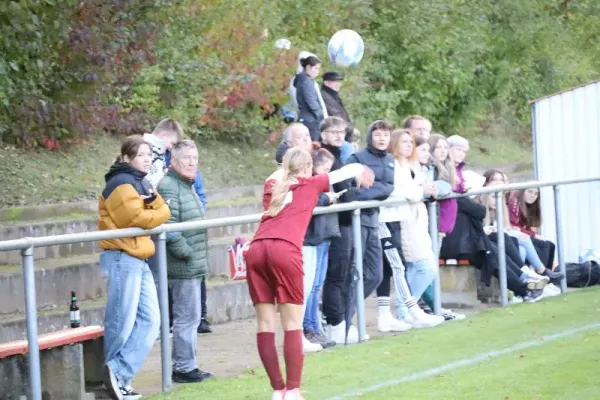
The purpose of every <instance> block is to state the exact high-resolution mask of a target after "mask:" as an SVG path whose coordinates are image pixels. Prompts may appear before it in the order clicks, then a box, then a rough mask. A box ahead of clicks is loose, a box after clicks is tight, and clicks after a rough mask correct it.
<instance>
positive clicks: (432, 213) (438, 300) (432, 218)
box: [427, 201, 442, 315]
mask: <svg viewBox="0 0 600 400" xmlns="http://www.w3.org/2000/svg"><path fill="white" fill-rule="evenodd" d="M427 209H428V211H429V236H431V246H432V247H433V249H432V250H433V258H434V261H435V265H436V267H437V273H436V277H435V280H434V281H433V312H434V313H435V314H436V315H441V314H442V282H441V281H440V251H439V250H440V249H439V247H440V246H439V242H438V238H439V233H438V221H437V202H436V201H431V202H429V204H427Z"/></svg>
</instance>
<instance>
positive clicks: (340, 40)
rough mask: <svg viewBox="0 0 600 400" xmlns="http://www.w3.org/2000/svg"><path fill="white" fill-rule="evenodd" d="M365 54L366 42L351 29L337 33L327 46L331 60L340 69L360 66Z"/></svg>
mask: <svg viewBox="0 0 600 400" xmlns="http://www.w3.org/2000/svg"><path fill="white" fill-rule="evenodd" d="M364 52H365V42H363V40H362V38H361V37H360V35H359V34H358V33H356V32H355V31H353V30H351V29H343V30H341V31H337V32H336V33H335V34H334V35H333V36H332V37H331V39H329V44H328V45H327V53H328V54H329V59H330V60H331V61H332V62H333V63H334V64H335V65H338V66H340V67H353V66H356V65H358V63H359V62H360V60H361V59H362V57H363V54H364Z"/></svg>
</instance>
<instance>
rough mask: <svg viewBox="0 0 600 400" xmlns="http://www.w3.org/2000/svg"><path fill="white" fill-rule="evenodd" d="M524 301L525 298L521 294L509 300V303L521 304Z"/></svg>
mask: <svg viewBox="0 0 600 400" xmlns="http://www.w3.org/2000/svg"><path fill="white" fill-rule="evenodd" d="M522 302H523V298H522V297H520V296H513V297H511V298H510V299H509V300H508V304H521V303H522Z"/></svg>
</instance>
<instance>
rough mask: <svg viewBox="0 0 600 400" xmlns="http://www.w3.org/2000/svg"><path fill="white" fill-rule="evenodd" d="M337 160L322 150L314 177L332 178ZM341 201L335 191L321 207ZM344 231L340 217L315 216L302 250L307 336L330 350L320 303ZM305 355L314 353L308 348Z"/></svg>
mask: <svg viewBox="0 0 600 400" xmlns="http://www.w3.org/2000/svg"><path fill="white" fill-rule="evenodd" d="M334 161H335V158H334V157H333V155H332V154H331V153H330V152H329V151H327V150H325V149H319V150H318V151H317V153H316V154H315V156H313V175H322V174H328V173H329V172H330V171H331V167H332V166H333V162H334ZM339 197H340V194H339V193H335V192H334V191H333V188H331V190H330V191H329V192H327V193H321V194H320V195H319V201H318V203H317V206H320V207H323V206H328V205H330V204H333V203H336V202H337V199H338V198H339ZM340 236H341V235H340V227H339V222H338V216H337V214H335V213H333V214H323V215H315V216H313V217H312V219H311V220H310V224H309V225H308V230H307V231H306V236H305V237H304V245H303V246H302V260H303V265H304V300H305V303H304V305H305V310H304V322H303V325H304V336H305V337H306V340H308V341H309V342H311V343H313V344H316V345H317V346H321V347H322V348H328V347H332V346H335V344H336V343H335V341H333V340H329V339H327V338H326V337H325V335H324V334H323V332H322V328H321V321H320V319H319V300H320V295H321V288H322V287H323V282H324V281H325V276H326V274H327V260H328V257H329V245H330V244H331V239H334V238H339V237H340ZM304 347H305V348H304V352H305V353H306V352H308V351H311V350H312V347H310V346H306V344H305V346H304Z"/></svg>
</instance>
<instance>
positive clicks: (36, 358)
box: [21, 246, 42, 400]
mask: <svg viewBox="0 0 600 400" xmlns="http://www.w3.org/2000/svg"><path fill="white" fill-rule="evenodd" d="M21 257H22V260H23V281H24V284H25V312H26V317H27V359H28V361H29V387H30V389H31V399H32V400H42V378H41V371H40V346H39V343H38V329H37V327H38V322H37V310H36V304H37V301H36V298H35V271H34V268H33V246H31V247H28V248H26V249H25V250H22V251H21Z"/></svg>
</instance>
